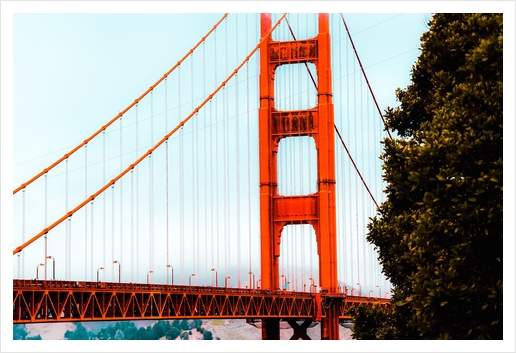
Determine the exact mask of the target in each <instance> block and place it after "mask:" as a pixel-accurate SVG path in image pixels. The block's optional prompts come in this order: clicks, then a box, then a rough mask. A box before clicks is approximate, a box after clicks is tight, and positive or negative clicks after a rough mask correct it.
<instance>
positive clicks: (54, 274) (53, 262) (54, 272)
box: [47, 255, 56, 280]
mask: <svg viewBox="0 0 516 353" xmlns="http://www.w3.org/2000/svg"><path fill="white" fill-rule="evenodd" d="M47 259H52V279H53V280H55V279H56V259H54V257H53V256H52V255H48V256H47Z"/></svg>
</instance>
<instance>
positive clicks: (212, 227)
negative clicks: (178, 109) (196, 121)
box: [209, 100, 219, 287]
mask: <svg viewBox="0 0 516 353" xmlns="http://www.w3.org/2000/svg"><path fill="white" fill-rule="evenodd" d="M213 129H214V127H213V101H211V100H210V178H209V179H210V225H211V227H210V229H211V230H210V244H211V265H212V266H214V265H215V263H214V257H213V253H214V248H215V246H214V242H213V233H214V232H216V230H215V226H214V221H213V209H214V208H216V207H215V205H214V202H213V188H214V184H213V180H214V178H213ZM215 186H216V184H215ZM214 230H215V231H214ZM212 268H213V267H212ZM216 271H219V268H218V266H217V268H216ZM217 286H218V283H217V285H216V287H217Z"/></svg>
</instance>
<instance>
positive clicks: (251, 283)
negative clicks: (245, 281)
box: [249, 271, 254, 289]
mask: <svg viewBox="0 0 516 353" xmlns="http://www.w3.org/2000/svg"><path fill="white" fill-rule="evenodd" d="M253 283H254V274H253V272H251V271H250V272H249V289H253Z"/></svg>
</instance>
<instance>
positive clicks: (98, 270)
mask: <svg viewBox="0 0 516 353" xmlns="http://www.w3.org/2000/svg"><path fill="white" fill-rule="evenodd" d="M102 270H104V267H99V268H97V282H100V280H99V273H100V271H102Z"/></svg>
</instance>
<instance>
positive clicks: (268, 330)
mask: <svg viewBox="0 0 516 353" xmlns="http://www.w3.org/2000/svg"><path fill="white" fill-rule="evenodd" d="M279 324H280V320H279V319H263V320H262V340H279V339H280V326H279Z"/></svg>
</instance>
